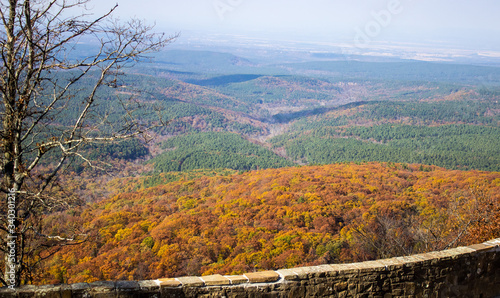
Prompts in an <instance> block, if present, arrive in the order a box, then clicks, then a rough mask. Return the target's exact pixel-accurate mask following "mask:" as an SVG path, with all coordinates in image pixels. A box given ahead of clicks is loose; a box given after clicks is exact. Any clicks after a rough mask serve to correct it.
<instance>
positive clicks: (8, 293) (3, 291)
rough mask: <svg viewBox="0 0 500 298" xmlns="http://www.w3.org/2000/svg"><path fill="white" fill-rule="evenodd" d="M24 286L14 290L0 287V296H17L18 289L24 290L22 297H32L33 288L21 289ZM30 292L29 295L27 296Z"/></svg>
mask: <svg viewBox="0 0 500 298" xmlns="http://www.w3.org/2000/svg"><path fill="white" fill-rule="evenodd" d="M23 288H24V287H20V288H16V289H15V290H12V289H9V288H0V297H1V298H4V297H5V298H17V297H19V296H18V293H19V291H24V294H25V295H26V296H22V297H33V293H34V289H23ZM29 294H31V296H28V295H29Z"/></svg>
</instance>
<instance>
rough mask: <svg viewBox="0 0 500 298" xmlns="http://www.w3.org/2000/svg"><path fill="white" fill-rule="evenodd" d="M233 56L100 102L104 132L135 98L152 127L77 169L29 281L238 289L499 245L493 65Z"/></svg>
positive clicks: (183, 65)
mask: <svg viewBox="0 0 500 298" xmlns="http://www.w3.org/2000/svg"><path fill="white" fill-rule="evenodd" d="M228 51H229V50H228ZM228 51H226V52H224V51H220V52H216V51H191V50H181V49H172V50H168V51H164V52H160V53H158V54H157V55H156V57H155V59H154V60H153V61H154V62H152V63H140V64H138V65H137V66H136V67H134V68H131V69H127V70H125V71H124V72H125V74H126V75H125V76H123V77H120V78H119V79H118V80H117V81H115V82H113V85H112V86H109V88H102V89H100V90H99V93H98V96H99V98H100V99H101V100H102V101H101V103H100V104H99V105H97V106H95V107H93V110H92V111H91V112H92V113H94V114H95V115H97V116H96V119H97V118H99V115H106V117H107V118H106V119H109V121H110V123H118V122H119V121H122V120H120V115H123V114H124V109H123V102H122V99H123V98H125V97H130V96H131V95H133V96H134V98H136V99H135V100H136V103H137V107H136V108H134V110H133V112H131V115H132V116H134V117H135V118H137V119H139V121H140V122H141V124H144V125H149V126H151V127H153V129H152V130H150V131H148V132H147V133H146V134H144V135H142V136H140V137H137V138H129V139H126V140H123V141H120V142H113V143H107V144H89V145H87V146H82V147H81V148H80V151H79V156H82V157H85V160H84V159H82V158H76V157H75V158H72V159H70V160H68V162H67V163H66V164H65V167H64V173H63V175H61V176H59V178H58V180H57V181H56V183H54V184H53V185H52V186H51V188H50V190H48V191H49V193H50V194H51V195H53V196H57V197H63V198H71V200H73V202H74V204H73V205H72V206H71V208H63V207H58V208H54V209H53V210H50V212H46V214H45V215H44V220H43V221H42V222H40V223H39V229H40V231H43V234H45V235H52V238H49V239H52V240H50V241H49V242H50V243H49V242H47V243H38V245H39V246H37V247H40V249H39V250H36V251H32V254H31V255H29V258H28V262H29V264H31V265H32V266H31V267H30V270H29V272H28V273H27V279H28V280H30V281H31V282H32V283H35V284H49V283H77V282H92V281H98V280H141V279H156V278H163V277H176V276H185V275H207V274H215V273H220V274H240V273H244V272H249V271H254V270H266V269H280V268H291V267H295V266H303V265H319V264H327V263H345V262H355V261H364V260H372V259H377V258H386V257H392V256H403V255H409V254H414V253H421V252H428V251H434V250H442V249H446V248H450V247H456V246H459V245H468V244H473V243H478V242H480V241H485V240H489V239H491V238H495V237H498V236H499V235H500V209H499V208H500V103H499V100H500V69H499V68H498V67H491V66H477V65H476V66H473V65H465V64H451V63H430V62H417V61H411V60H397V61H394V60H384V59H380V58H372V59H367V58H366V57H365V58H363V59H357V58H359V57H351V58H349V59H345V57H340V58H338V57H334V58H329V57H322V58H321V57H317V56H315V55H311V54H310V53H301V55H302V56H301V59H300V61H297V58H296V57H295V56H294V57H293V59H292V58H291V57H290V56H287V55H283V56H282V57H281V59H277V60H274V61H272V62H269V61H267V60H265V59H264V58H263V57H265V56H266V55H268V54H269V53H265V54H264V55H263V56H262V57H259V56H253V57H241V56H238V55H235V54H230V53H228ZM294 55H296V54H294ZM69 75H70V74H68V73H63V74H60V76H61V78H63V77H64V76H69ZM91 75H92V74H91ZM486 78H487V79H486ZM77 88H79V89H80V90H85V88H87V86H86V84H85V81H82V82H79V85H78V86H77ZM82 94H85V92H82ZM83 96H84V95H82V100H83ZM80 113H81V111H80V110H78V109H76V108H70V107H68V108H66V109H64V110H62V111H61V112H60V114H59V115H58V116H59V119H60V120H59V122H57V123H56V124H52V125H54V127H64V126H65V125H68V124H67V123H66V121H69V120H68V119H74V118H75V117H77V116H78V115H79V114H80ZM159 118H161V121H159V120H158V119H159ZM102 129H106V128H102ZM110 129H111V128H110ZM89 161H92V162H89ZM53 167H54V162H53V161H51V160H50V159H48V160H46V161H44V164H43V167H42V168H40V169H39V170H38V171H40V174H42V173H43V172H44V171H45V170H48V169H52V168H53ZM30 183H33V184H36V183H37V181H36V179H35V180H33V181H32V182H30ZM74 235H78V237H77V238H75V239H74V241H69V242H65V243H60V242H58V240H57V239H58V238H57V237H59V238H60V239H62V238H64V239H68V238H71V237H73V236H74ZM56 236H57V237H56ZM72 240H73V239H72ZM34 243H36V241H34ZM41 268H43V270H40V269H41Z"/></svg>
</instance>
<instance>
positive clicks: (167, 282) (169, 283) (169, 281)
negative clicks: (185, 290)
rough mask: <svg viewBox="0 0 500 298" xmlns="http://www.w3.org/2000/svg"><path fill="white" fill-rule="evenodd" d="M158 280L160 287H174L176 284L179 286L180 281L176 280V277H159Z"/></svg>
mask: <svg viewBox="0 0 500 298" xmlns="http://www.w3.org/2000/svg"><path fill="white" fill-rule="evenodd" d="M158 281H159V282H160V287H162V288H163V287H168V288H176V287H178V286H181V285H182V284H181V282H180V281H178V280H177V279H176V278H160V279H159V280H158Z"/></svg>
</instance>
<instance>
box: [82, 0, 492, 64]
mask: <svg viewBox="0 0 500 298" xmlns="http://www.w3.org/2000/svg"><path fill="white" fill-rule="evenodd" d="M103 2H104V1H102V2H97V1H93V2H91V5H89V6H88V7H89V9H91V11H92V12H93V13H95V14H96V15H97V14H102V13H104V12H105V11H107V10H109V9H110V8H112V7H113V5H114V3H113V2H107V3H103ZM116 2H117V3H118V8H117V9H116V11H115V12H114V16H115V17H119V18H120V19H122V20H126V19H128V18H131V17H135V18H138V19H142V20H145V21H146V22H147V23H150V24H156V30H157V31H162V32H165V33H166V34H167V35H174V34H176V33H178V32H180V33H181V36H180V38H179V39H178V41H177V42H179V43H185V44H189V43H193V42H196V41H200V38H199V37H200V36H206V37H208V36H216V35H218V36H220V37H223V36H227V37H230V38H234V37H235V36H240V38H241V39H245V38H247V39H250V38H254V39H256V40H269V41H272V42H273V44H278V41H284V42H297V43H311V44H316V45H322V46H321V47H320V48H322V49H323V50H324V51H329V49H328V47H329V46H331V50H330V51H331V52H335V51H336V48H338V47H341V48H342V49H343V50H345V51H347V52H348V53H356V54H366V53H370V52H374V50H375V52H374V53H375V54H376V55H382V56H383V55H393V54H394V51H395V49H397V50H396V51H399V52H401V53H402V52H404V51H409V53H408V54H405V55H403V56H410V57H411V56H412V55H414V56H415V57H417V58H419V55H420V56H422V57H420V58H421V59H422V60H430V61H433V60H436V61H441V60H442V61H448V60H450V59H452V58H453V57H455V56H458V58H460V56H461V55H469V56H470V55H474V54H476V55H479V56H481V55H484V56H485V57H487V56H490V57H493V60H496V59H497V58H500V38H496V37H497V36H500V19H499V18H498V17H497V12H498V11H500V2H498V1H496V0H482V1H480V2H476V3H473V2H471V1H467V0H435V1H431V0H420V1H418V2H417V1H412V0H373V1H370V2H367V1H362V0H352V1H340V0H315V1H312V2H305V1H299V0H287V1H285V0H275V1H273V2H265V1H263V0H252V1H248V0H203V1H202V0H189V1H183V2H175V1H169V0H167V1H161V0H144V1H142V2H141V4H140V5H137V2H135V1H132V0H116ZM412 46H413V49H412ZM419 47H420V48H428V49H427V50H434V51H437V53H429V52H422V53H417V50H416V49H417V48H419ZM384 49H385V50H384ZM443 49H453V50H459V51H456V52H460V53H458V54H457V55H455V53H447V52H446V51H445V52H444V53H443ZM401 53H400V54H401ZM464 53H465V54H464ZM440 54H443V55H444V56H443V57H440V56H439V55H440ZM426 55H431V57H429V58H428V59H427V58H426ZM450 57H451V58H450Z"/></svg>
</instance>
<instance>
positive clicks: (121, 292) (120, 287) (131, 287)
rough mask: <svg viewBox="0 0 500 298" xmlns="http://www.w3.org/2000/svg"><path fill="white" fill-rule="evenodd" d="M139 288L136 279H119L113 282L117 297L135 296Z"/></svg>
mask: <svg viewBox="0 0 500 298" xmlns="http://www.w3.org/2000/svg"><path fill="white" fill-rule="evenodd" d="M139 290H140V286H139V283H138V282H137V281H128V280H120V281H117V282H116V283H115V292H116V297H117V298H128V297H137V295H138V294H137V292H138V291H139Z"/></svg>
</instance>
